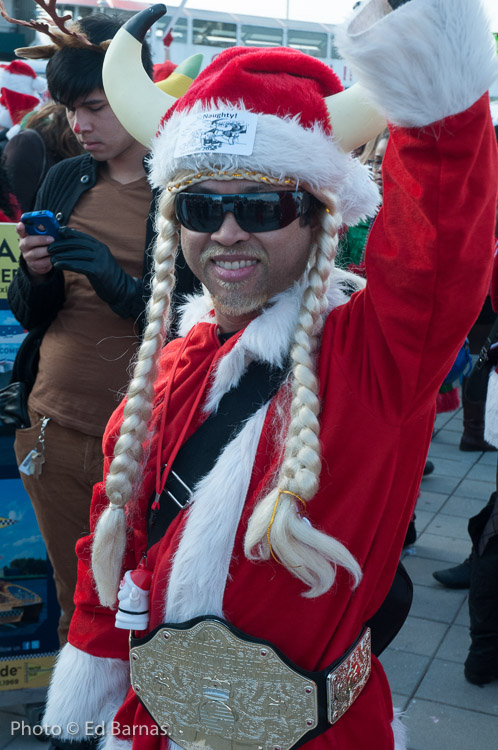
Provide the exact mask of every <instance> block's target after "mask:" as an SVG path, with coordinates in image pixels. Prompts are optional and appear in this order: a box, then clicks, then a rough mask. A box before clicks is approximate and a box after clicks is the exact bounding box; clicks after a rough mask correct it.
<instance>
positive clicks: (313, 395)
mask: <svg viewBox="0 0 498 750" xmlns="http://www.w3.org/2000/svg"><path fill="white" fill-rule="evenodd" d="M320 198H321V199H322V201H323V202H324V203H325V205H326V209H325V211H324V214H323V218H322V226H321V230H320V232H319V235H318V237H317V242H316V245H315V246H314V248H313V252H312V254H311V257H310V262H309V271H308V286H307V287H306V289H305V291H304V294H303V298H302V302H301V308H300V310H299V316H298V322H297V325H296V328H295V330H294V340H293V344H292V346H291V358H292V362H293V365H292V401H291V408H290V423H289V428H288V432H287V438H286V444H285V449H284V455H283V461H282V465H281V467H280V472H279V476H278V479H277V487H276V488H275V489H273V490H271V491H270V492H269V493H268V494H267V495H266V496H265V497H263V498H262V499H261V500H260V501H259V503H258V505H257V506H256V508H255V509H254V511H253V513H252V515H251V517H250V519H249V523H248V528H247V532H246V536H245V540H244V551H245V554H246V556H247V557H248V558H249V559H252V560H267V559H268V558H269V557H270V554H272V556H273V557H275V556H276V559H277V560H278V561H279V562H281V563H282V565H284V566H285V567H286V568H287V569H288V570H289V571H290V572H291V573H292V575H294V576H296V577H297V578H299V579H300V580H301V581H303V582H304V583H305V584H306V585H307V586H309V590H308V591H307V592H306V593H305V594H304V595H305V596H308V597H315V596H319V595H320V594H323V593H324V592H325V591H328V589H329V588H330V587H331V586H332V585H333V583H334V580H335V574H336V567H337V565H341V566H342V567H344V568H346V570H348V571H349V573H350V574H351V576H352V578H353V582H354V585H355V586H356V585H357V584H358V583H359V581H360V579H361V568H360V566H359V564H358V562H357V561H356V560H355V558H354V557H353V555H352V554H351V553H350V552H349V551H348V550H347V549H346V547H345V546H344V545H343V544H341V543H340V542H339V541H338V540H337V539H334V538H333V537H331V536H329V535H327V534H324V533H323V532H321V531H318V530H317V529H315V528H313V527H312V526H311V524H309V523H308V522H306V521H305V520H303V518H302V517H301V516H300V513H299V510H300V509H299V508H297V507H296V499H297V500H298V501H301V502H302V503H303V504H306V503H307V502H308V501H309V500H311V498H312V497H313V496H314V495H315V494H316V492H317V490H318V485H319V477H320V470H321V460H320V437H319V432H320V423H319V419H318V415H319V411H320V402H319V398H318V380H317V377H316V374H315V369H316V368H315V353H316V350H317V348H318V343H319V335H320V332H321V330H322V327H323V321H324V313H325V311H326V306H327V299H326V292H327V289H328V285H329V278H330V273H331V270H332V268H333V259H334V257H335V254H336V249H337V233H338V230H339V226H340V223H341V217H340V214H339V212H338V211H337V210H336V208H335V206H336V204H337V202H336V200H335V197H334V195H333V194H332V193H331V192H328V191H327V193H323V194H322V195H321V196H320ZM345 276H346V275H345ZM353 279H354V277H351V280H353ZM270 534H271V541H270ZM274 553H275V554H274Z"/></svg>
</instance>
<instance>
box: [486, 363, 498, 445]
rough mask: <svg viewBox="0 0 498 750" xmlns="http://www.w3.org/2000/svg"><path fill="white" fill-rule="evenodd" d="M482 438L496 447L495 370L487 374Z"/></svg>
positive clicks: (497, 375) (497, 396)
mask: <svg viewBox="0 0 498 750" xmlns="http://www.w3.org/2000/svg"><path fill="white" fill-rule="evenodd" d="M484 439H485V440H487V441H488V443H491V445H494V446H495V448H498V372H496V371H495V370H493V372H492V373H491V375H490V376H489V382H488V395H487V396H486V416H485V420H484Z"/></svg>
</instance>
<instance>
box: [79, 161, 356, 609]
mask: <svg viewBox="0 0 498 750" xmlns="http://www.w3.org/2000/svg"><path fill="white" fill-rule="evenodd" d="M210 178H211V179H212V178H215V179H217V180H230V179H250V180H254V181H264V182H267V183H273V184H286V185H288V184H295V183H294V181H292V180H276V179H274V178H269V177H268V176H266V175H262V174H261V173H257V172H241V173H235V174H234V173H231V174H230V173H229V172H210V173H202V174H201V173H199V174H196V175H192V174H190V173H182V174H180V175H178V176H177V180H176V181H175V183H174V184H170V185H169V186H168V188H167V189H165V190H164V192H163V194H162V196H161V199H160V202H159V214H158V220H157V224H158V236H157V240H156V245H155V250H154V277H153V281H152V295H151V298H150V300H149V303H148V307H147V326H146V328H145V332H144V336H143V340H142V343H141V346H140V349H139V351H138V354H137V360H136V364H135V367H134V371H133V376H132V380H131V382H130V385H129V388H128V393H127V403H126V405H125V408H124V411H123V422H122V425H121V429H120V434H119V438H118V440H117V442H116V445H115V448H114V458H113V460H112V462H111V465H110V468H109V473H108V475H107V479H106V493H107V496H108V498H109V506H108V507H107V508H106V509H105V510H104V512H103V513H102V515H101V516H100V518H99V521H98V523H97V526H96V529H95V535H94V542H93V548H92V570H93V574H94V578H95V583H96V586H97V591H98V595H99V599H100V602H101V604H102V605H104V606H108V607H113V606H114V605H115V602H116V594H117V590H118V586H119V580H120V577H121V572H122V570H121V568H122V561H123V556H124V550H125V546H126V516H125V506H126V504H127V503H128V502H129V501H130V500H131V498H132V496H133V493H134V491H135V489H136V487H137V485H139V482H140V478H141V474H142V471H141V470H142V465H143V461H144V443H145V442H146V440H147V438H148V437H149V422H150V419H151V415H152V406H153V398H154V381H155V377H156V373H157V367H158V361H159V357H160V352H161V348H162V346H163V343H164V340H165V337H166V333H167V330H168V320H169V310H170V302H171V294H172V290H173V287H174V279H175V273H174V266H175V255H176V248H177V244H178V240H177V220H176V218H175V214H174V199H175V195H176V193H177V192H179V191H180V190H183V189H185V187H187V186H188V185H190V184H195V183H197V182H202V181H204V180H207V179H210ZM320 198H321V199H322V200H324V202H325V203H326V205H327V207H328V208H327V211H326V212H325V213H324V218H323V220H322V227H321V231H320V233H319V237H318V241H317V243H316V245H315V246H314V247H313V249H312V253H311V258H310V263H309V272H308V286H307V288H306V289H305V291H304V295H303V300H302V304H301V309H300V311H299V317H298V323H297V326H296V329H295V331H294V343H293V346H292V351H291V356H292V359H293V370H292V373H293V381H292V402H291V419H290V424H289V429H288V434H287V440H286V446H285V450H284V457H283V463H282V467H281V469H280V474H279V478H278V488H279V489H274V490H272V491H271V492H270V493H269V494H268V495H267V496H266V497H264V498H263V499H262V500H261V501H260V502H259V503H258V505H257V507H256V508H255V510H254V512H253V514H252V516H251V518H250V520H249V525H248V529H247V533H246V538H245V552H246V555H247V557H248V558H249V559H268V557H269V554H270V547H269V545H268V543H267V540H266V533H267V530H268V527H269V525H270V519H272V516H273V515H274V518H273V520H272V536H271V544H272V547H273V549H274V550H275V552H276V554H277V555H278V557H279V559H280V561H281V562H282V564H283V565H284V566H285V567H287V568H288V569H289V570H290V572H291V573H292V574H293V575H296V576H297V577H298V578H300V579H301V580H302V581H303V582H305V583H306V584H307V585H308V586H309V587H310V590H309V591H308V592H307V594H306V595H307V596H318V595H319V594H321V593H323V592H324V591H327V590H328V589H329V588H330V586H332V584H333V582H334V578H335V567H336V565H342V566H343V567H345V568H346V569H347V570H349V572H350V573H351V574H352V576H353V578H354V581H355V583H357V582H358V581H359V579H360V576H361V570H360V567H359V565H358V563H357V562H356V560H355V559H354V557H353V556H352V555H351V554H350V553H349V552H348V550H347V549H346V548H345V547H344V546H343V545H342V544H340V542H338V541H337V540H335V539H333V538H332V537H329V536H328V535H326V534H324V533H322V532H320V531H318V530H316V529H314V528H312V527H311V526H310V525H308V524H306V523H305V522H304V521H303V520H302V519H301V518H300V516H299V515H298V514H297V512H296V508H295V502H294V499H293V498H292V496H291V495H288V494H282V495H281V497H282V500H281V501H280V502H279V507H278V509H277V512H276V513H274V509H275V504H276V502H277V498H278V493H279V490H284V491H288V492H290V493H295V494H296V495H299V497H300V498H301V499H302V500H303V501H304V502H307V501H308V500H310V499H311V498H312V497H313V495H314V494H315V493H316V491H317V489H318V482H319V475H320V467H321V462H320V444H319V422H318V413H319V408H320V405H319V399H318V381H317V378H316V375H315V364H314V354H315V351H316V349H317V346H318V336H319V333H320V331H321V328H322V326H323V317H324V313H325V309H326V304H327V303H326V291H327V288H328V281H329V276H330V272H331V269H332V267H333V258H334V256H335V252H336V245H337V231H338V228H339V225H340V216H339V214H338V212H337V211H336V210H335V200H334V196H333V195H332V194H331V193H327V194H324V195H323V196H322V195H321V196H320Z"/></svg>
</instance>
